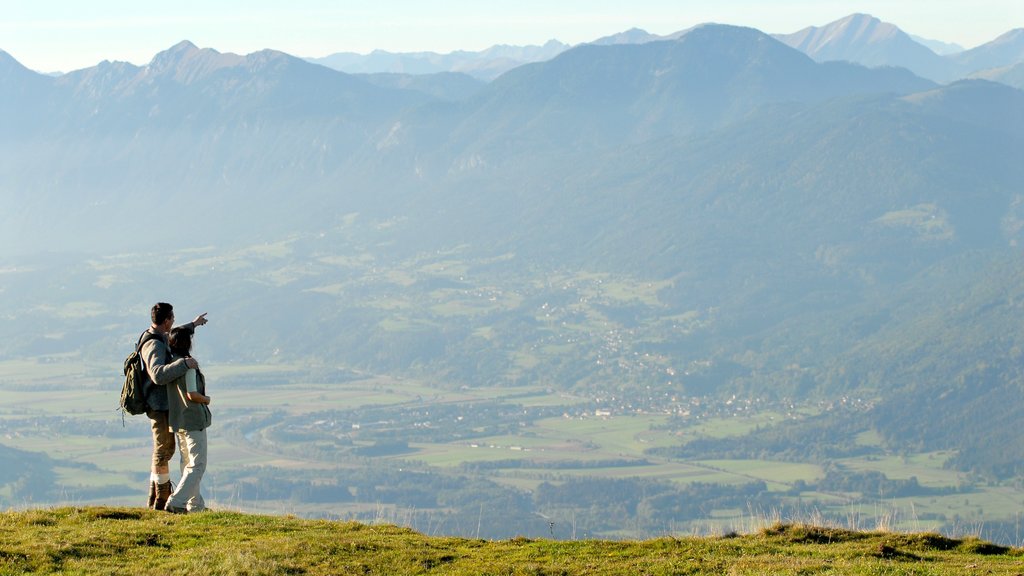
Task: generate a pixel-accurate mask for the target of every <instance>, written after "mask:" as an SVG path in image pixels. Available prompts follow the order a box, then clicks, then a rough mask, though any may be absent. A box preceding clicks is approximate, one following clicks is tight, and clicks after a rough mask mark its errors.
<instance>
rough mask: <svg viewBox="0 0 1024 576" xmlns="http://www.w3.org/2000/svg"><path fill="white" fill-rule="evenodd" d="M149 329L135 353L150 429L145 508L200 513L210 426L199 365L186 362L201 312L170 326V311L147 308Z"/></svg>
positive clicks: (163, 307) (203, 319)
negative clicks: (176, 465) (175, 462)
mask: <svg viewBox="0 0 1024 576" xmlns="http://www.w3.org/2000/svg"><path fill="white" fill-rule="evenodd" d="M151 317H152V321H153V325H152V326H150V327H149V329H148V330H146V331H145V332H143V333H142V335H141V336H140V337H139V342H138V344H137V345H136V349H137V350H139V351H140V355H141V357H142V363H143V365H144V366H145V367H146V375H147V376H148V378H147V379H146V383H145V385H144V387H143V390H144V391H145V394H146V403H147V404H148V406H147V409H146V416H149V420H150V424H151V425H152V428H153V468H152V474H151V476H150V479H149V507H150V508H153V509H155V510H166V511H168V512H174V513H177V514H183V513H186V512H199V511H202V510H205V509H206V504H205V503H204V502H203V497H202V495H201V494H200V493H199V482H200V481H201V480H202V479H203V473H204V472H205V471H206V428H207V427H209V426H210V409H209V407H208V406H209V404H210V397H209V396H207V395H206V381H205V379H204V378H203V373H202V372H200V371H199V363H198V362H196V360H195V358H192V335H193V334H194V333H195V329H196V328H197V327H198V326H202V325H204V324H206V322H207V320H206V313H205V312H204V313H203V314H200V315H199V316H196V319H195V320H193V321H192V322H189V323H188V324H184V325H182V326H174V307H173V306H171V305H170V304H168V303H166V302H158V303H156V304H154V305H153V309H152V311H151ZM175 437H177V444H178V447H179V448H180V450H181V480H180V481H179V482H178V487H177V489H174V488H173V485H172V484H171V476H170V470H169V469H168V463H169V462H170V461H171V457H173V456H174V445H175Z"/></svg>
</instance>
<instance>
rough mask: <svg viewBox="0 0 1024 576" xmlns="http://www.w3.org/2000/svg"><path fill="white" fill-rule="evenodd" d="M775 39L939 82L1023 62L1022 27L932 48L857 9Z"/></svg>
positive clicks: (816, 54) (825, 57) (818, 55)
mask: <svg viewBox="0 0 1024 576" xmlns="http://www.w3.org/2000/svg"><path fill="white" fill-rule="evenodd" d="M773 36H774V37H775V38H777V39H779V40H780V41H782V42H784V43H786V44H787V45H789V46H792V47H794V48H797V49H799V50H801V51H803V52H805V53H806V54H808V55H809V56H811V57H812V58H814V59H815V60H818V61H829V60H848V61H851V62H857V63H860V64H864V65H866V66H901V67H904V68H907V69H909V70H911V71H913V72H914V73H915V74H917V75H919V76H922V77H924V78H929V79H931V80H934V81H936V82H950V81H953V80H957V79H960V78H966V77H968V76H970V75H972V74H977V73H978V72H980V71H982V70H987V69H990V68H1001V67H1006V66H1012V65H1014V64H1016V63H1018V62H1021V61H1024V30H1022V29H1015V30H1011V31H1009V32H1007V33H1005V34H1003V35H1001V36H999V37H998V38H996V39H994V40H992V41H991V42H987V43H985V44H982V45H980V46H976V47H974V48H971V49H970V50H962V51H955V52H951V53H947V54H945V55H939V54H936V53H935V52H933V51H932V50H931V49H930V48H928V47H926V46H925V45H924V44H922V43H920V42H918V41H916V40H915V39H914V38H913V37H911V36H910V35H908V34H906V33H905V32H903V31H902V30H900V29H899V28H898V27H897V26H895V25H893V24H889V23H887V22H882V21H881V20H879V19H877V18H875V17H873V16H870V15H867V14H853V15H850V16H847V17H846V18H842V19H840V20H837V21H835V22H832V23H830V24H827V25H825V26H822V27H815V26H810V27H807V28H805V29H803V30H800V31H798V32H794V33H791V34H774V35H773Z"/></svg>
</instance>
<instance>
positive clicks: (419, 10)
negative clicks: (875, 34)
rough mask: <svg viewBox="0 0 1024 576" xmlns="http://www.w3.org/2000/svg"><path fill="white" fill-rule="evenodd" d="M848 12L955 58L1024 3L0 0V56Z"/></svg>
mask: <svg viewBox="0 0 1024 576" xmlns="http://www.w3.org/2000/svg"><path fill="white" fill-rule="evenodd" d="M857 12H860V13H866V14H871V15H872V16H875V17H877V18H879V19H881V20H883V21H885V22H889V23H892V24H895V25H897V26H899V27H900V28H901V29H902V30H903V31H904V32H907V33H908V34H914V35H917V36H922V37H925V38H930V39H934V40H941V41H944V42H955V43H957V44H960V45H961V46H963V47H965V48H972V47H974V46H977V45H979V44H983V43H985V42H988V41H990V40H992V39H994V38H996V37H997V36H999V35H1000V34H1002V33H1004V32H1007V31H1009V30H1011V29H1013V28H1021V27H1024V0H858V1H853V0H850V1H848V0H778V1H776V0H699V1H698V0H674V1H673V0H630V1H621V0H616V1H611V0H447V1H432V0H292V1H291V2H281V1H280V0H174V1H171V2H146V1H139V0H0V50H4V51H5V52H7V53H9V54H10V55H11V56H13V57H14V58H15V59H17V60H18V61H19V62H21V63H22V64H24V65H25V66H27V67H29V68H32V69H34V70H38V71H41V72H56V71H62V72H67V71H70V70H75V69H79V68H87V67H90V66H94V65H96V64H98V63H99V62H101V61H103V60H120V61H127V62H131V63H132V64H136V65H143V64H146V63H148V62H149V61H150V60H151V59H152V58H153V56H154V55H156V54H157V53H158V52H161V51H163V50H166V49H167V48H169V47H171V46H173V45H174V44H177V43H178V42H180V41H182V40H190V41H192V42H193V43H194V44H196V45H197V46H199V47H201V48H213V49H215V50H217V51H219V52H234V53H237V54H248V53H251V52H256V51H258V50H262V49H265V48H271V49H274V50H280V51H282V52H287V53H289V54H291V55H293V56H299V57H320V56H327V55H328V54H333V53H335V52H359V53H368V52H370V51H372V50H374V49H378V48H379V49H382V50H388V51H391V52H417V51H433V52H441V53H447V52H451V51H453V50H482V49H484V48H487V47H489V46H493V45H495V44H513V45H528V44H543V43H544V42H546V41H548V40H551V39H556V40H559V41H561V42H565V43H567V44H578V43H580V42H588V41H590V40H595V39H597V38H600V37H601V36H607V35H610V34H615V33H617V32H622V31H624V30H627V29H629V28H642V29H644V30H647V31H648V32H651V33H653V34H669V33H671V32H676V31H678V30H683V29H685V28H690V27H691V26H694V25H696V24H702V23H707V22H717V23H721V24H735V25H741V26H750V27H753V28H757V29H759V30H761V31H763V32H767V33H790V32H796V31H797V30H800V29H802V28H805V27H807V26H824V25H825V24H828V23H829V22H832V21H835V20H838V19H840V18H843V17H845V16H848V15H850V14H853V13H857Z"/></svg>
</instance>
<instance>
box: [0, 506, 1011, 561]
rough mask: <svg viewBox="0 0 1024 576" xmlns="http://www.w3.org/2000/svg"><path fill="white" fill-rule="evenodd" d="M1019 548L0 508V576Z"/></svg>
mask: <svg viewBox="0 0 1024 576" xmlns="http://www.w3.org/2000/svg"><path fill="white" fill-rule="evenodd" d="M1021 560H1022V551H1021V550H1019V549H1011V548H1004V547H998V546H993V545H991V544H989V543H986V542H983V541H980V540H977V539H974V538H964V539H950V538H944V537H942V536H938V535H936V534H928V533H924V534H896V533H887V532H852V531H846V530H839V529H829V528H815V527H810V526H801V525H783V524H777V525H774V526H771V527H770V528H765V529H762V530H760V531H759V532H757V533H753V534H749V535H744V536H737V535H734V534H729V535H725V536H721V537H703V538H698V537H687V538H672V537H666V538H658V539H654V540H644V541H628V540H627V541H603V540H578V541H552V540H542V539H528V538H513V539H510V540H501V541H487V540H479V539H466V538H441V537H428V536H424V535H422V534H419V533H417V532H414V531H412V530H408V529H404V528H397V527H395V526H391V525H365V524H359V523H355V522H330V521H315V520H299V519H296V518H292V517H284V516H260V515H247V514H238V513H233V512H208V513H202V514H194V515H184V516H174V515H170V514H166V513H161V512H153V511H149V510H142V509H136V508H59V509H52V510H29V511H23V512H7V513H4V514H0V574H22V573H29V572H31V573H39V574H57V573H65V574H69V573H71V574H114V573H134V574H249V575H253V576H256V575H263V574H267V575H269V574H369V575H373V574H381V575H384V574H387V575H405V574H438V575H441V574H445V575H459V574H474V575H499V574H500V575H563V574H580V575H613V574H615V575H618V574H646V575H651V576H658V575H669V574H673V575H674V574H691V575H703V574H709V575H710V574H715V575H718V574H740V575H742V574H780V575H788V574H793V575H796V574H850V575H881V574H920V575H928V574H933V575H940V576H941V575H953V574H967V573H971V574H997V575H998V574H1006V575H1010V574H1019V573H1020V562H1021Z"/></svg>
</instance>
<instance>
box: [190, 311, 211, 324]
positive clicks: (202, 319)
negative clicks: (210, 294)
mask: <svg viewBox="0 0 1024 576" xmlns="http://www.w3.org/2000/svg"><path fill="white" fill-rule="evenodd" d="M206 314H207V313H206V312H203V313H202V314H200V315H199V316H196V319H195V320H193V321H192V324H194V325H195V326H196V327H199V326H202V325H203V324H206V323H207V322H209V320H207V319H206Z"/></svg>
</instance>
